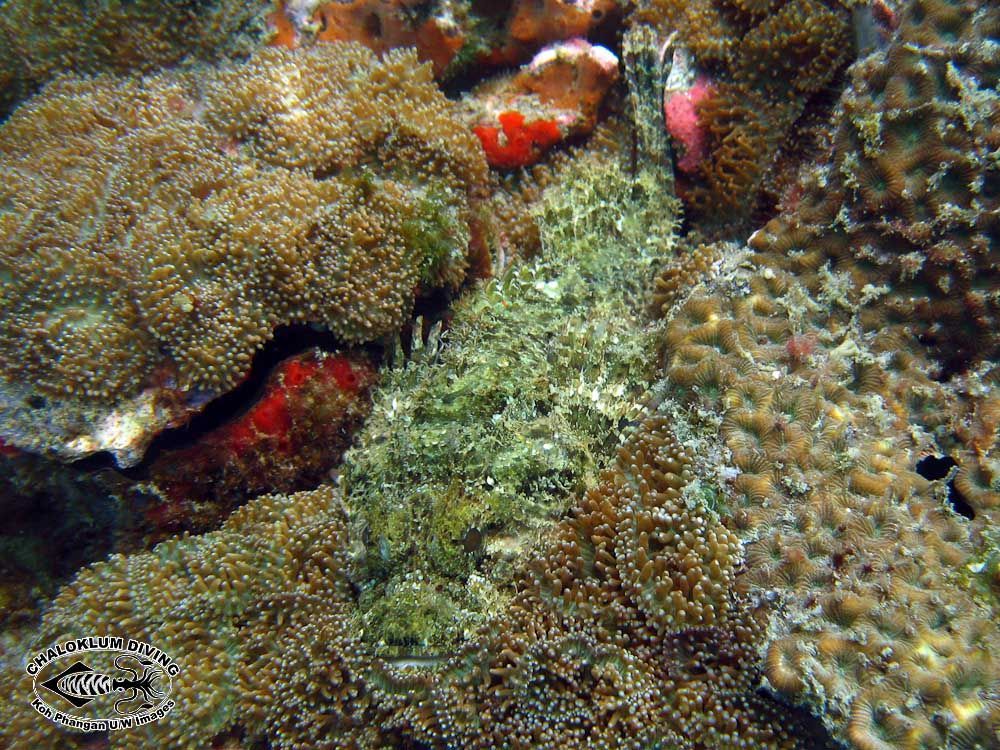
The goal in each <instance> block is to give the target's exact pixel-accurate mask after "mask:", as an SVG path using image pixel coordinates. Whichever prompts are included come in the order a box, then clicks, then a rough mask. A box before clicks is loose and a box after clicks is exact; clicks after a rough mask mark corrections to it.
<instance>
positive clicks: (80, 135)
mask: <svg viewBox="0 0 1000 750" xmlns="http://www.w3.org/2000/svg"><path fill="white" fill-rule="evenodd" d="M0 160H2V164H3V166H4V170H5V173H6V174H8V175H10V179H9V180H7V181H5V184H4V186H3V187H2V189H0V190H2V195H0V205H4V206H8V207H10V210H4V211H3V212H2V213H0V225H2V233H3V238H4V239H3V240H2V243H0V262H2V269H3V276H4V278H5V279H8V280H9V281H7V282H5V283H6V293H5V295H4V297H3V301H2V302H0V307H2V314H3V318H4V320H5V321H6V324H5V325H4V326H3V327H2V330H0V362H2V365H3V375H4V381H3V382H4V385H3V386H2V388H0V391H2V392H3V397H2V398H0V404H2V405H0V409H2V413H3V415H4V421H5V424H4V427H3V429H2V431H3V433H4V437H5V439H8V440H10V441H12V442H14V443H15V444H17V443H20V444H23V445H26V447H31V448H32V449H34V450H47V451H53V452H57V453H62V454H64V455H68V456H79V455H82V454H86V453H88V452H94V451H97V450H110V451H112V452H115V453H117V454H118V456H119V459H120V460H121V461H123V462H124V463H134V462H135V460H136V454H137V453H138V454H139V455H141V449H142V447H143V446H142V442H143V438H144V437H145V440H146V441H147V442H148V439H149V437H150V436H149V435H148V434H147V433H149V432H150V431H151V430H152V429H155V425H150V426H149V427H146V428H143V427H142V426H138V425H137V426H135V427H134V430H135V431H138V432H139V433H141V434H140V435H139V436H137V437H131V438H130V437H129V436H123V435H122V434H121V431H120V430H119V431H113V430H109V429H106V428H105V429H103V431H102V428H101V427H99V426H97V425H96V424H95V423H100V422H101V421H102V420H104V422H105V424H107V421H108V420H119V421H124V420H128V419H130V418H131V415H132V414H133V413H134V412H135V411H137V410H139V409H140V408H141V407H139V406H137V404H148V403H152V404H153V407H152V409H153V410H160V411H163V412H166V414H165V415H164V416H159V417H158V419H159V420H160V421H161V425H160V426H161V428H162V426H164V425H163V424H162V423H163V422H168V423H169V422H170V421H171V420H173V421H179V420H180V419H181V418H182V417H183V416H184V415H185V411H186V410H192V409H197V408H198V406H199V405H200V404H202V403H204V401H205V400H206V399H207V398H208V397H210V396H212V395H218V394H220V393H222V392H225V391H226V390H228V389H229V388H231V387H232V386H233V385H234V384H236V383H237V382H238V381H239V380H240V379H241V378H243V377H244V376H245V375H246V373H247V372H248V371H249V369H250V365H251V360H252V357H253V355H254V353H255V352H256V351H258V350H259V349H260V348H261V346H262V345H263V344H264V343H265V342H266V341H267V340H269V339H270V338H271V336H272V335H273V331H274V330H275V328H276V327H278V326H279V325H282V324H287V323H311V324H314V325H316V326H321V327H323V328H325V329H326V330H328V331H329V332H331V333H332V334H333V335H335V336H336V337H338V338H339V339H340V340H341V341H343V342H345V343H358V342H368V341H374V340H376V339H379V338H380V337H383V336H386V335H390V334H393V333H395V332H396V331H398V330H399V329H400V328H401V327H402V326H403V324H404V323H405V322H406V320H407V318H408V316H409V313H410V311H411V309H412V307H413V303H414V299H415V297H417V296H419V295H420V294H425V293H426V294H429V293H431V292H433V291H434V290H436V289H448V290H455V289H456V288H458V287H459V286H460V285H461V283H462V281H463V279H464V278H465V275H466V271H467V270H469V269H470V266H471V270H472V271H476V270H477V263H480V264H481V262H482V260H483V258H484V257H485V249H484V248H483V247H482V246H481V244H480V241H479V239H478V238H479V233H478V232H477V230H476V223H477V217H476V210H475V201H476V196H477V195H478V191H480V190H481V189H482V188H483V186H484V185H485V180H486V163H485V160H484V159H483V156H482V153H481V149H480V147H479V144H478V142H477V141H476V139H475V138H474V136H473V135H472V134H471V133H470V132H468V131H467V130H466V128H465V126H464V124H463V123H462V122H461V121H460V120H458V119H457V118H456V117H455V110H454V108H453V106H452V105H451V104H450V103H449V102H448V101H447V100H446V99H445V98H444V97H443V96H442V95H441V94H440V93H439V92H438V91H437V90H436V89H435V87H434V85H433V83H432V81H431V73H430V70H429V69H428V68H427V67H425V66H420V65H418V64H417V63H416V60H415V58H414V57H413V56H412V54H409V53H400V52H392V53H390V54H389V55H387V56H386V58H385V59H384V60H382V61H379V60H376V58H375V57H374V56H373V55H372V54H371V53H369V52H368V51H367V50H365V49H364V48H361V47H359V46H355V45H346V44H345V45H341V46H337V47H336V48H335V47H333V46H321V47H316V48H314V49H312V50H308V51H301V52H297V53H289V52H286V51H283V50H273V49H272V50H264V51H260V52H258V53H257V54H256V55H255V56H254V57H253V58H252V59H251V60H250V61H248V62H246V63H243V64H239V65H232V66H229V67H220V68H217V69H208V70H205V71H203V72H202V73H200V74H199V75H194V74H193V73H189V72H168V73H161V74H158V75H156V76H151V77H147V78H145V79H118V78H112V77H98V78H94V79H90V80H85V81H63V82H60V83H56V84H53V85H51V86H50V87H49V88H48V89H47V90H46V91H45V92H44V93H42V94H41V95H39V96H38V97H37V98H35V99H34V100H33V101H32V102H31V103H30V104H28V105H26V106H25V107H22V108H21V109H19V110H18V111H17V112H16V113H15V115H14V116H13V117H12V118H11V119H10V121H9V122H7V123H6V124H5V125H4V126H3V127H2V129H0ZM480 270H481V269H480ZM29 330H30V331H33V332H34V333H33V334H31V336H33V340H34V342H35V344H33V345H29V344H28V339H25V338H24V336H23V334H24V332H26V331H29ZM36 397H37V398H42V399H46V400H47V402H48V404H49V407H50V409H53V410H56V411H58V412H60V414H61V418H60V419H56V420H52V419H48V420H44V421H38V420H35V419H34V416H33V415H32V413H31V410H30V409H28V408H25V407H24V405H23V404H24V403H25V402H26V401H30V400H32V399H33V398H36ZM132 421H133V422H138V421H141V420H137V419H133V420H132ZM151 421H155V419H154V420H151ZM81 422H82V423H87V422H89V423H91V426H89V427H88V426H82V427H81V426H80V424H81ZM81 432H83V433H84V434H83V435H81V434H80V433H81ZM106 433H113V434H111V435H108V434H106ZM130 439H131V440H132V441H133V443H138V445H135V444H130V443H128V442H127V441H129V440H130Z"/></svg>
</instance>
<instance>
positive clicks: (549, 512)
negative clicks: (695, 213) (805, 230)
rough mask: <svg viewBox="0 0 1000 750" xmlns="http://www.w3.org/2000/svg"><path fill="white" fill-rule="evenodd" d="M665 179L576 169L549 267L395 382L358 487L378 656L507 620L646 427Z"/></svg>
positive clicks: (501, 295)
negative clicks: (510, 600) (651, 297)
mask: <svg viewBox="0 0 1000 750" xmlns="http://www.w3.org/2000/svg"><path fill="white" fill-rule="evenodd" d="M654 175H655V172H653V171H649V172H646V171H643V172H642V173H640V175H639V176H637V177H635V178H633V177H631V176H629V175H628V171H627V168H625V167H623V166H621V165H619V164H618V163H617V159H612V158H610V157H604V158H603V162H602V161H599V160H598V159H593V158H588V159H586V160H585V161H583V162H582V163H581V164H579V165H577V166H575V167H574V168H573V169H572V170H570V173H569V174H567V175H565V177H564V179H563V180H561V182H560V184H559V186H558V187H555V188H552V189H550V190H549V191H548V192H547V193H546V195H545V197H544V198H543V200H542V201H541V205H540V207H539V208H538V209H537V211H538V220H539V224H540V227H541V233H542V241H543V248H544V249H543V252H542V254H541V256H540V257H538V258H536V259H534V260H532V261H528V262H520V263H518V264H517V265H515V266H512V267H510V268H507V269H505V270H503V271H501V272H500V273H499V275H498V276H497V277H495V278H493V279H491V280H489V281H488V282H486V283H484V284H483V285H482V286H481V287H480V288H479V289H477V290H475V291H474V292H472V293H470V294H469V295H467V296H466V297H465V298H464V299H462V300H461V301H460V302H459V303H458V304H457V306H456V307H455V310H454V318H453V323H452V326H451V328H450V329H449V330H448V331H447V333H446V334H445V335H444V336H442V337H440V340H438V338H437V337H436V336H432V339H431V341H430V342H429V344H428V345H426V346H424V347H423V349H421V350H420V351H418V352H416V353H415V355H414V357H413V358H412V359H411V360H410V361H409V362H408V363H407V364H406V365H405V366H404V367H401V368H398V369H396V370H393V371H391V372H390V373H389V374H388V375H387V377H386V380H385V382H384V384H383V386H382V388H381V391H380V392H379V393H378V394H377V396H376V399H375V407H374V410H373V413H372V416H371V417H370V419H369V421H368V423H367V424H366V426H365V428H364V429H363V430H362V433H361V435H360V437H359V441H358V446H357V448H356V449H354V450H353V451H352V452H351V453H350V454H348V458H347V460H346V463H345V467H344V472H343V479H344V482H345V489H346V492H345V499H346V503H347V506H348V509H349V512H350V515H351V518H352V525H353V526H354V528H353V532H354V533H353V534H352V538H354V539H356V540H362V541H363V543H364V544H363V547H364V548H363V550H362V551H359V554H358V561H359V566H360V572H359V575H358V581H359V583H360V584H361V586H362V594H361V612H362V614H361V617H362V619H363V625H364V630H365V637H366V639H368V640H369V642H370V643H371V644H372V645H373V646H374V647H375V648H376V649H378V650H381V651H383V652H386V653H396V654H400V653H402V654H408V653H421V654H426V653H437V652H443V651H446V650H447V649H448V648H449V647H450V646H452V645H454V644H455V643H457V642H458V641H459V640H461V638H462V637H463V635H464V634H467V633H469V632H470V631H472V630H474V629H475V628H476V627H477V626H478V625H479V624H481V623H482V622H483V621H484V620H485V617H486V616H487V615H488V614H490V613H491V612H496V611H497V610H498V609H500V608H502V606H503V603H504V602H505V601H506V598H507V596H508V594H509V591H508V589H507V588H506V581H509V580H510V574H511V571H512V568H513V566H515V565H516V564H517V563H518V562H519V561H520V560H521V558H522V552H523V551H524V550H525V549H526V547H527V545H528V543H529V542H530V541H531V540H532V539H533V538H534V536H535V535H536V534H537V531H538V530H539V529H542V528H544V527H546V526H547V525H548V524H549V523H550V522H551V521H552V520H553V519H555V518H557V517H558V516H559V515H560V514H562V513H563V512H564V511H565V510H567V509H568V507H570V506H571V505H572V503H573V498H574V496H576V495H578V494H579V493H581V492H582V491H583V490H584V488H585V487H587V486H588V485H590V484H592V483H593V482H594V480H595V479H596V477H597V474H598V473H599V471H600V470H601V469H602V468H604V467H605V466H606V465H607V463H608V462H609V461H610V460H612V459H613V457H614V455H615V447H616V446H617V443H618V440H619V435H620V433H621V430H622V429H623V428H624V427H625V426H626V425H627V424H628V423H629V422H630V421H631V420H633V419H634V418H635V417H636V416H638V415H639V413H640V405H641V403H642V402H643V399H644V395H645V393H646V391H647V389H648V385H649V383H650V382H651V381H652V379H653V377H654V371H655V356H654V354H653V352H654V351H655V346H654V341H653V332H652V331H651V330H650V329H649V327H648V325H646V324H645V322H644V319H643V314H642V306H643V302H644V300H645V299H646V293H647V287H648V285H649V281H650V279H651V277H652V275H653V272H654V270H655V269H656V268H657V267H658V264H659V263H661V262H662V261H663V259H664V258H665V257H666V255H667V254H668V253H669V252H670V249H671V246H672V240H673V229H674V223H673V221H672V218H671V217H673V216H675V215H676V208H675V206H676V204H675V202H674V200H673V198H672V197H670V192H669V190H667V189H666V188H668V187H669V185H667V184H666V183H661V182H660V181H658V179H657V177H655V176H654Z"/></svg>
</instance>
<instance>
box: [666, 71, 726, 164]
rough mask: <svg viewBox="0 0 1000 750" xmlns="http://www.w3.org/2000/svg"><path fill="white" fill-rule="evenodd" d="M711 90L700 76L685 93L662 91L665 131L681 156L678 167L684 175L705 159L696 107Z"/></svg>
mask: <svg viewBox="0 0 1000 750" xmlns="http://www.w3.org/2000/svg"><path fill="white" fill-rule="evenodd" d="M713 92H714V88H713V86H712V84H711V83H710V82H709V80H708V79H707V78H705V77H704V76H700V77H699V78H698V80H696V81H695V82H694V85H692V86H691V88H689V89H688V90H687V91H665V92H664V95H663V115H664V117H665V118H666V122H667V132H668V133H670V136H671V137H672V138H673V139H674V142H675V143H678V144H680V145H681V146H682V148H683V151H684V153H683V154H682V156H681V158H680V159H679V160H678V162H677V168H678V169H680V170H681V171H682V172H686V173H687V174H691V173H693V172H694V171H695V170H697V168H698V165H699V164H700V163H701V160H702V159H704V158H705V143H706V137H705V130H704V128H703V127H702V124H701V123H700V122H699V121H698V105H699V104H700V103H701V102H703V101H704V100H705V99H707V98H708V97H709V96H711V95H712V93H713Z"/></svg>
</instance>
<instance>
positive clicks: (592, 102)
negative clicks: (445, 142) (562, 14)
mask: <svg viewBox="0 0 1000 750" xmlns="http://www.w3.org/2000/svg"><path fill="white" fill-rule="evenodd" d="M617 80H618V58H616V57H615V56H614V55H613V54H612V53H611V52H610V51H609V50H607V49H605V48H604V47H599V46H594V45H591V44H589V43H588V42H586V41H585V40H583V39H574V40H572V41H569V42H564V43H560V44H556V45H552V46H550V47H546V48H545V49H544V50H542V51H541V52H539V53H538V54H537V55H535V57H534V59H532V61H531V63H530V64H528V65H525V66H523V67H522V68H521V70H520V71H518V72H517V73H516V74H514V75H511V76H505V77H499V78H496V79H493V80H491V81H489V82H488V83H486V84H483V85H481V86H479V87H477V88H476V89H474V90H473V91H472V92H471V94H470V95H469V96H468V97H467V99H466V104H467V105H468V107H469V108H470V109H472V110H473V112H474V113H475V114H474V115H472V118H473V120H474V121H475V123H476V125H475V126H474V127H473V129H472V130H473V132H474V133H475V134H476V136H477V137H478V138H479V140H480V142H481V143H482V144H483V150H484V151H485V152H486V159H487V161H488V162H489V163H490V166H493V167H496V168H498V169H515V168H517V167H526V166H530V165H532V164H534V163H535V162H537V161H538V160H539V159H541V158H542V156H543V155H544V153H545V151H547V150H548V149H549V148H551V147H552V146H554V145H556V144H558V143H560V142H562V141H565V140H567V139H570V138H572V137H575V136H581V135H588V134H589V133H590V132H591V131H593V129H594V127H595V126H596V125H597V114H598V109H599V107H600V105H601V103H602V101H603V100H604V97H605V95H606V94H607V93H608V90H609V89H610V88H611V86H612V85H613V84H614V83H615V81H617Z"/></svg>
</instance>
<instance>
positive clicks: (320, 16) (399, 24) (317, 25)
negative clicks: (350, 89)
mask: <svg viewBox="0 0 1000 750" xmlns="http://www.w3.org/2000/svg"><path fill="white" fill-rule="evenodd" d="M277 6H278V7H277V8H276V9H275V10H274V11H273V12H272V13H271V14H270V15H269V16H268V21H269V23H270V25H271V27H272V30H273V31H272V36H271V39H270V44H271V45H272V46H277V47H286V48H288V49H296V48H297V47H299V46H302V45H308V44H312V43H315V42H358V43H360V44H363V45H365V46H366V47H368V49H370V50H372V51H373V52H377V53H385V52H388V51H389V50H391V49H397V48H400V47H413V48H414V49H415V50H416V52H417V56H418V57H419V58H420V60H421V61H423V62H429V63H431V65H432V66H433V68H434V74H435V75H436V76H441V75H442V74H443V73H444V71H445V70H446V69H447V68H448V66H449V64H450V63H451V62H452V60H453V59H454V58H455V55H456V54H457V53H458V52H459V51H460V50H461V49H462V47H463V46H464V45H465V43H466V33H467V31H468V30H467V29H465V28H463V27H462V26H460V25H459V24H457V23H456V22H455V20H454V19H453V18H452V17H451V15H450V14H448V13H445V12H433V11H430V12H428V10H427V8H426V4H424V3H418V2H414V0H406V1H405V2H382V1H381V0H353V1H352V2H341V1H340V0H335V1H334V2H310V3H302V2H293V3H289V2H284V0H279V1H278V3H277ZM439 11H441V9H439Z"/></svg>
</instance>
